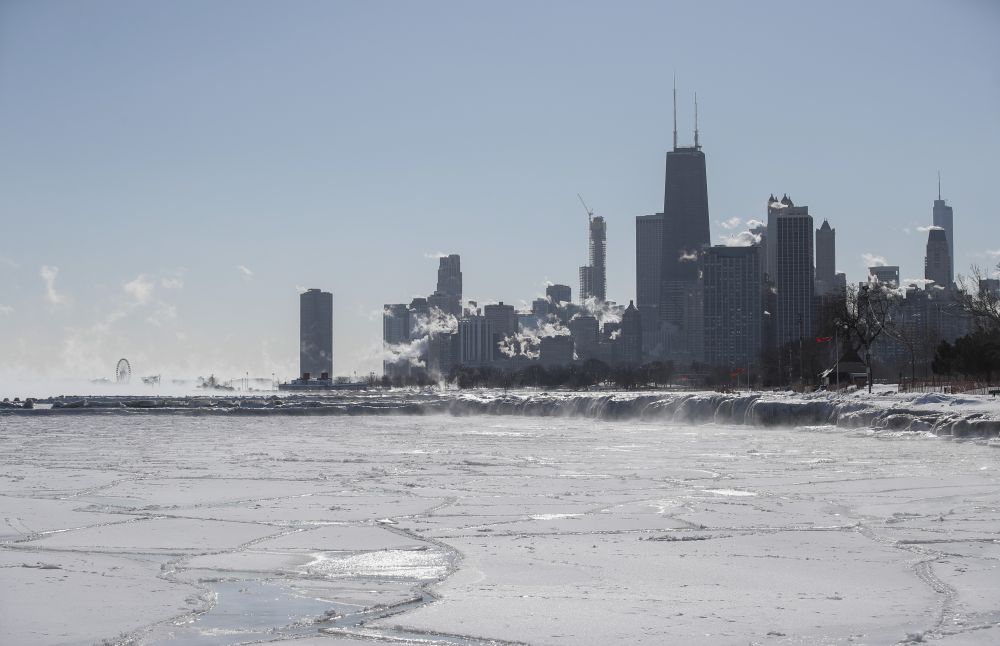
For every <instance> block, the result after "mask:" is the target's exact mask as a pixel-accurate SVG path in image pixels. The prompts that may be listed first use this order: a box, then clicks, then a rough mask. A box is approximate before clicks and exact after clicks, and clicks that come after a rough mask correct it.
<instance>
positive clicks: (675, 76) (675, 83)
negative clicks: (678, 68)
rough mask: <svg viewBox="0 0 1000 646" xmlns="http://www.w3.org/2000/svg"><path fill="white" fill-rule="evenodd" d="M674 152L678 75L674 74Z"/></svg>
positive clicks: (675, 146)
mask: <svg viewBox="0 0 1000 646" xmlns="http://www.w3.org/2000/svg"><path fill="white" fill-rule="evenodd" d="M674 150H677V73H676V72H674Z"/></svg>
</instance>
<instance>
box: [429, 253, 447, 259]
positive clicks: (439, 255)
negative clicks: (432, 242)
mask: <svg viewBox="0 0 1000 646" xmlns="http://www.w3.org/2000/svg"><path fill="white" fill-rule="evenodd" d="M447 257H448V254H446V253H444V252H443V251H436V252H434V253H426V252H425V253H424V258H429V259H431V260H437V259H438V258H447Z"/></svg>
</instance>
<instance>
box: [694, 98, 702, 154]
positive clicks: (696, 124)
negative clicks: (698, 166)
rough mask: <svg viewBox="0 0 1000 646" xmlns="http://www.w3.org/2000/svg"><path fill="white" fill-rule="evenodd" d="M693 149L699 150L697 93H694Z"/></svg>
mask: <svg viewBox="0 0 1000 646" xmlns="http://www.w3.org/2000/svg"><path fill="white" fill-rule="evenodd" d="M694 149H695V150H700V149H701V146H700V145H698V93H697V92H695V93H694Z"/></svg>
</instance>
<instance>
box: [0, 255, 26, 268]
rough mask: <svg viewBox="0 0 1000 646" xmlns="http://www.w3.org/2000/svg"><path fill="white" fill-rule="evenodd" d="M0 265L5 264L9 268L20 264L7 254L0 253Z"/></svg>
mask: <svg viewBox="0 0 1000 646" xmlns="http://www.w3.org/2000/svg"><path fill="white" fill-rule="evenodd" d="M0 265H6V266H7V267H10V268H11V269H17V268H18V267H20V266H21V265H19V264H17V261H15V260H14V259H13V258H10V257H8V256H3V255H0Z"/></svg>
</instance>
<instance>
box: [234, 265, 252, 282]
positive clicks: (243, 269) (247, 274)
mask: <svg viewBox="0 0 1000 646" xmlns="http://www.w3.org/2000/svg"><path fill="white" fill-rule="evenodd" d="M236 269H238V270H239V272H240V274H242V275H243V280H250V279H251V278H253V270H251V269H250V268H249V267H247V266H246V265H237V266H236Z"/></svg>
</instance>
